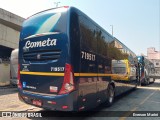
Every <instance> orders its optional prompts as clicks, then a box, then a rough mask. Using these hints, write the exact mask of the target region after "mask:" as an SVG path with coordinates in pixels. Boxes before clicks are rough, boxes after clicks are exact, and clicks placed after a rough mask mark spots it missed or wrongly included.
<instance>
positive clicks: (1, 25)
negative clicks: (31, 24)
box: [0, 8, 25, 48]
mask: <svg viewBox="0 0 160 120" xmlns="http://www.w3.org/2000/svg"><path fill="white" fill-rule="evenodd" d="M24 20H25V19H24V18H22V17H20V16H17V15H15V14H13V13H11V12H8V11H6V10H3V9H1V8H0V45H2V46H6V47H9V48H17V47H18V41H19V34H20V30H21V26H22V23H23V21H24Z"/></svg>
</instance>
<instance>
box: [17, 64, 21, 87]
mask: <svg viewBox="0 0 160 120" xmlns="http://www.w3.org/2000/svg"><path fill="white" fill-rule="evenodd" d="M17 79H18V83H17V85H18V88H20V89H22V84H21V82H20V65H19V64H18V75H17Z"/></svg>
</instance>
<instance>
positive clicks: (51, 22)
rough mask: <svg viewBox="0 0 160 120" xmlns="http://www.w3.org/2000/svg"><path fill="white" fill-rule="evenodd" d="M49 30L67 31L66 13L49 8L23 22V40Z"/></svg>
mask: <svg viewBox="0 0 160 120" xmlns="http://www.w3.org/2000/svg"><path fill="white" fill-rule="evenodd" d="M48 32H66V14H64V12H56V13H55V11H54V10H49V11H46V12H42V13H38V14H36V15H33V16H32V17H30V18H29V19H27V20H26V21H25V22H24V23H23V28H22V32H21V40H23V39H24V38H27V37H29V36H31V35H35V34H41V33H48Z"/></svg>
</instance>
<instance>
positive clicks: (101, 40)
mask: <svg viewBox="0 0 160 120" xmlns="http://www.w3.org/2000/svg"><path fill="white" fill-rule="evenodd" d="M64 8H65V9H66V10H64ZM64 8H57V9H53V10H52V9H51V10H49V11H44V12H40V13H38V14H36V15H33V16H32V17H31V18H29V19H28V20H27V21H26V22H24V24H23V29H22V32H21V37H20V44H19V46H20V52H19V55H20V58H19V61H20V82H21V84H22V88H19V98H20V99H21V100H22V101H24V102H26V103H28V104H32V105H36V106H39V107H42V108H48V109H51V110H60V111H81V110H88V109H91V108H95V107H96V106H98V105H99V104H101V103H103V102H105V101H106V100H107V98H108V91H107V89H108V86H109V85H112V86H113V87H114V89H115V93H116V95H120V94H121V93H124V92H126V91H128V90H129V89H131V88H135V87H136V83H135V82H133V81H134V80H135V79H134V80H128V81H125V80H122V79H119V80H114V79H112V76H114V75H115V74H113V73H112V65H111V64H112V60H113V59H116V60H121V59H129V60H130V61H131V63H132V64H133V63H134V62H136V61H135V55H134V54H133V52H132V51H131V50H129V49H128V48H127V47H126V46H125V45H123V44H122V43H121V42H120V41H118V40H117V39H116V38H114V37H113V36H111V35H110V34H109V33H107V32H106V31H105V30H104V29H102V28H101V27H100V26H99V25H98V24H96V23H95V22H94V21H92V20H91V19H90V18H89V17H88V16H86V15H85V14H84V13H82V12H81V11H80V10H78V9H76V8H74V7H64ZM59 9H60V11H61V12H60V11H59ZM52 20H53V21H54V22H53V24H54V25H52V22H51V21H52ZM35 23H38V24H35ZM60 23H62V25H61V24H60ZM47 26H54V27H53V28H52V27H47ZM46 30H47V31H46ZM28 31H29V32H28ZM30 31H32V32H30ZM51 40H53V43H52V44H53V45H52V44H51V43H50V42H51ZM55 41H56V42H55ZM115 42H118V44H120V45H122V46H123V49H124V50H126V51H127V52H128V53H130V54H126V53H124V52H123V51H120V50H119V48H117V46H116V45H117V43H115ZM51 53H54V55H55V56H54V55H53V56H52V55H51ZM50 55H51V56H50ZM57 56H58V58H55V57H57ZM67 65H69V67H66V66H67ZM68 69H69V70H68ZM68 71H69V75H66V73H68ZM66 76H67V77H68V78H69V80H73V83H72V84H73V85H74V89H73V91H71V92H69V93H67V94H60V91H61V90H62V89H64V88H65V87H68V86H64V82H66V81H68V80H66V78H65V77H66ZM135 81H136V80H135ZM71 87H72V86H71ZM51 104H52V105H51Z"/></svg>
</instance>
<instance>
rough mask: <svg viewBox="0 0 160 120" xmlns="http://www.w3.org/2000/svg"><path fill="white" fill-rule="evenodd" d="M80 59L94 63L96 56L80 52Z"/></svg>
mask: <svg viewBox="0 0 160 120" xmlns="http://www.w3.org/2000/svg"><path fill="white" fill-rule="evenodd" d="M81 58H82V59H85V60H90V61H95V60H96V55H94V54H91V53H87V52H84V51H81Z"/></svg>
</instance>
